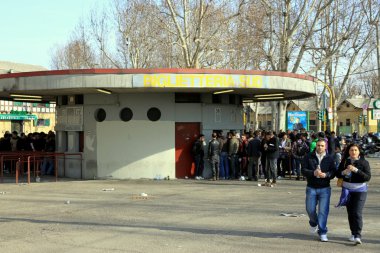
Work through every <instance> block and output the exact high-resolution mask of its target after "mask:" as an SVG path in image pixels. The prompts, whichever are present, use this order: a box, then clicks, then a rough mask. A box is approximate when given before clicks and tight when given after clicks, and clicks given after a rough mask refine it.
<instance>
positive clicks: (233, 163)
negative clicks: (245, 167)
mask: <svg viewBox="0 0 380 253" xmlns="http://www.w3.org/2000/svg"><path fill="white" fill-rule="evenodd" d="M238 151H239V140H238V139H237V138H236V132H235V131H232V132H231V139H230V142H229V145H228V157H229V159H230V178H231V179H236V178H237V174H238V171H237V170H238V168H239V157H238Z"/></svg>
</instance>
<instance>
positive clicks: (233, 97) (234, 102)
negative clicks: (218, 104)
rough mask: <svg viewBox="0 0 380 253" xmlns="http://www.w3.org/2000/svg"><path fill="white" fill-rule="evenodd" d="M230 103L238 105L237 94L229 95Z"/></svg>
mask: <svg viewBox="0 0 380 253" xmlns="http://www.w3.org/2000/svg"><path fill="white" fill-rule="evenodd" d="M228 103H229V104H230V105H235V104H236V95H235V94H229V95H228Z"/></svg>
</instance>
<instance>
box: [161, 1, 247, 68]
mask: <svg viewBox="0 0 380 253" xmlns="http://www.w3.org/2000/svg"><path fill="white" fill-rule="evenodd" d="M235 2H237V3H236V4H235ZM165 3H166V4H163V5H161V12H162V13H163V14H164V15H163V16H162V22H161V24H163V25H164V26H163V29H165V30H166V31H167V32H168V33H170V34H171V35H172V36H173V37H175V38H176V39H175V40H174V44H173V45H174V46H175V47H178V48H179V49H180V51H181V53H182V58H183V60H182V64H181V65H182V66H181V67H185V68H203V67H218V66H220V62H222V63H223V62H224V61H225V58H226V57H225V54H224V53H225V52H226V51H228V50H231V48H232V46H233V45H232V38H231V37H229V31H230V30H231V29H232V28H231V27H233V26H231V22H232V21H233V20H234V19H235V18H236V17H237V16H239V14H240V11H241V9H242V7H243V6H244V5H245V4H246V1H245V0H238V1H211V0H208V1H201V0H200V1H189V0H183V1H174V0H166V1H165Z"/></svg>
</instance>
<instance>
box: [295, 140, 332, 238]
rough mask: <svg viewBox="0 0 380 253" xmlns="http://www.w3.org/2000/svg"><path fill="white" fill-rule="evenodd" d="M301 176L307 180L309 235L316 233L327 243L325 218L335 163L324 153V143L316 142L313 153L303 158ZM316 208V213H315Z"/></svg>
mask: <svg viewBox="0 0 380 253" xmlns="http://www.w3.org/2000/svg"><path fill="white" fill-rule="evenodd" d="M302 174H303V175H304V176H305V177H306V179H307V187H306V200H305V203H306V212H307V214H308V216H309V225H310V233H316V232H318V234H319V238H320V240H321V241H322V242H327V241H328V238H327V232H328V229H327V218H328V215H329V211H330V197H331V187H330V180H331V179H333V178H334V177H335V162H334V158H333V157H332V156H331V155H328V154H327V153H326V142H325V140H323V139H321V140H318V142H317V146H316V148H315V152H313V153H311V154H308V155H307V156H305V159H304V161H303V163H302ZM317 206H318V213H317Z"/></svg>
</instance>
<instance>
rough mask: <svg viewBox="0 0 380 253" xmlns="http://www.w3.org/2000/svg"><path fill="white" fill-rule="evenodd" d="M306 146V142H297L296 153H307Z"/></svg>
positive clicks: (298, 154)
mask: <svg viewBox="0 0 380 253" xmlns="http://www.w3.org/2000/svg"><path fill="white" fill-rule="evenodd" d="M306 152H307V150H306V147H305V143H303V142H301V143H297V146H296V155H297V156H304V155H306Z"/></svg>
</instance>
